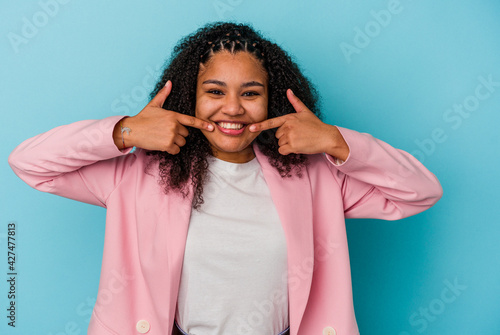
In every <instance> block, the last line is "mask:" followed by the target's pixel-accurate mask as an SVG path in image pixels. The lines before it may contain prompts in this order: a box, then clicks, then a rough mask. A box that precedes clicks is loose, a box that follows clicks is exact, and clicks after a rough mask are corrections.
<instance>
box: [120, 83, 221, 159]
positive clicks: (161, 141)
mask: <svg viewBox="0 0 500 335" xmlns="http://www.w3.org/2000/svg"><path fill="white" fill-rule="evenodd" d="M171 91H172V82H171V81H170V80H169V81H167V83H166V84H165V87H163V88H162V89H161V90H160V91H159V92H158V94H156V96H155V97H154V98H153V99H152V100H151V101H150V102H149V103H148V104H147V105H146V107H144V108H143V109H142V111H141V112H140V113H139V114H137V115H135V116H132V117H127V118H124V119H122V122H123V127H128V128H130V133H127V132H124V133H123V139H124V142H125V147H132V146H135V147H138V148H143V149H146V150H159V151H166V152H168V153H170V154H172V155H176V154H178V153H179V152H180V150H181V149H180V148H181V147H182V146H184V145H185V144H186V139H185V137H186V136H188V135H189V131H188V130H187V128H186V127H185V126H189V127H194V128H198V129H205V130H207V131H213V130H214V126H213V125H212V124H210V123H209V122H206V121H203V120H201V119H198V118H196V117H194V116H190V115H185V114H181V113H177V112H174V111H170V110H166V109H163V108H162V106H163V103H164V102H165V100H166V99H167V97H168V96H169V94H170V92H171ZM113 137H114V140H115V144H116V145H117V147H118V148H121V149H123V148H122V147H123V143H122V133H121V127H120V123H117V124H116V126H115V130H114V133H113Z"/></svg>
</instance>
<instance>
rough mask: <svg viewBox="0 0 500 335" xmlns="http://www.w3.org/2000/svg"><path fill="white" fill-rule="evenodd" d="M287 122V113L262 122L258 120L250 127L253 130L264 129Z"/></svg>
mask: <svg viewBox="0 0 500 335" xmlns="http://www.w3.org/2000/svg"><path fill="white" fill-rule="evenodd" d="M285 122H286V115H282V116H277V117H273V118H272V119H267V120H264V121H262V122H257V123H254V124H252V125H251V126H250V127H248V130H250V131H251V132H256V131H263V130H267V129H272V128H277V127H281V126H282V125H283V124H284V123H285Z"/></svg>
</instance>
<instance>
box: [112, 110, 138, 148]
mask: <svg viewBox="0 0 500 335" xmlns="http://www.w3.org/2000/svg"><path fill="white" fill-rule="evenodd" d="M128 119H130V117H128V116H125V117H124V118H122V119H121V120H120V121H118V122H117V123H116V124H115V127H114V129H113V140H114V142H115V145H116V146H117V147H118V149H120V150H123V149H126V148H130V147H132V146H133V145H132V143H131V141H130V133H131V132H132V129H131V128H130V126H129V125H130V122H129V120H128Z"/></svg>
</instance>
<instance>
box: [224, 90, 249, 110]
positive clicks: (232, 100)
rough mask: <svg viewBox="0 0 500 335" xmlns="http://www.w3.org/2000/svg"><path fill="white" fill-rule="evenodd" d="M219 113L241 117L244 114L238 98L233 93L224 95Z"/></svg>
mask: <svg viewBox="0 0 500 335" xmlns="http://www.w3.org/2000/svg"><path fill="white" fill-rule="evenodd" d="M221 111H222V113H224V114H227V115H241V114H243V113H244V112H245V111H244V109H243V106H242V105H241V101H240V97H239V96H238V95H237V94H233V93H231V94H227V95H226V97H225V99H224V102H223V105H222V108H221Z"/></svg>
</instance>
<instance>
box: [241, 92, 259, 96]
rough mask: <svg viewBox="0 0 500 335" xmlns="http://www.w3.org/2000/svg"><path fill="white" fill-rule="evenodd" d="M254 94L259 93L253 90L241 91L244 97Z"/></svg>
mask: <svg viewBox="0 0 500 335" xmlns="http://www.w3.org/2000/svg"><path fill="white" fill-rule="evenodd" d="M255 95H259V93H257V92H253V91H250V92H245V93H243V96H244V97H251V96H255Z"/></svg>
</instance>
